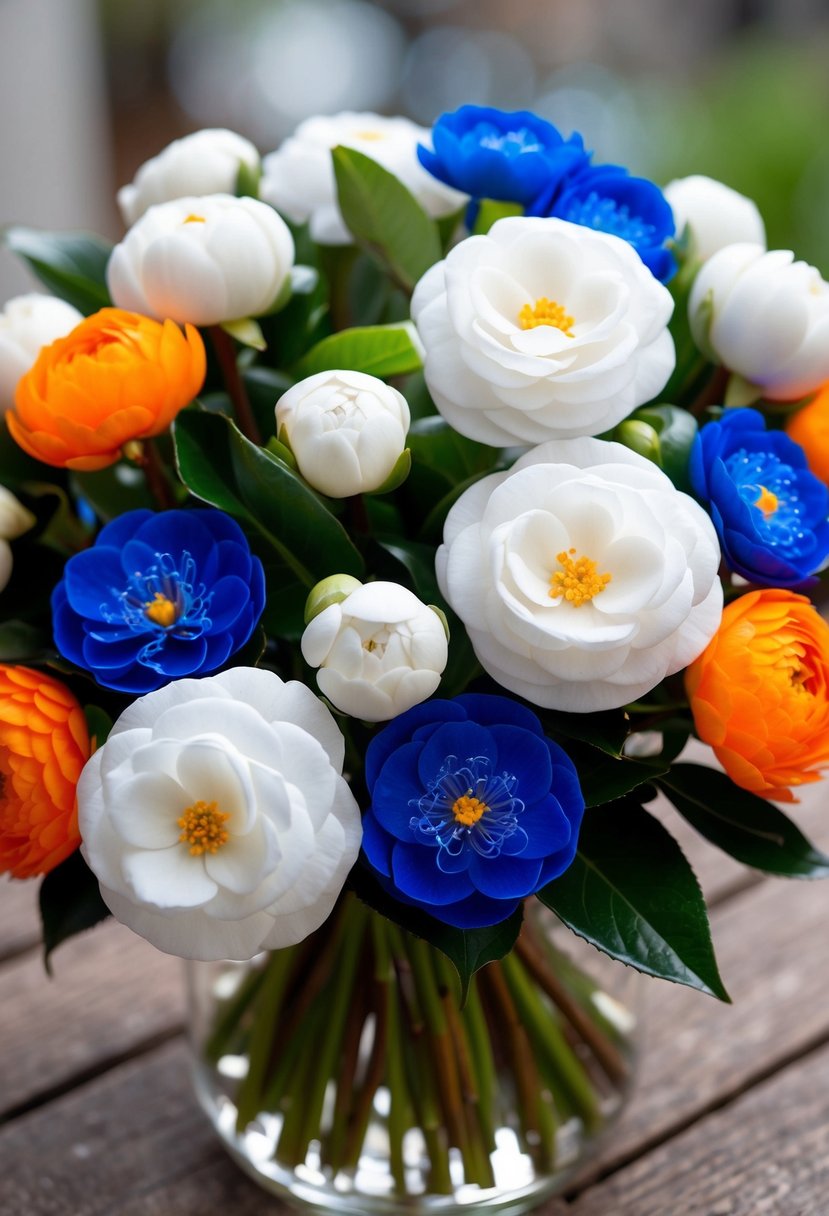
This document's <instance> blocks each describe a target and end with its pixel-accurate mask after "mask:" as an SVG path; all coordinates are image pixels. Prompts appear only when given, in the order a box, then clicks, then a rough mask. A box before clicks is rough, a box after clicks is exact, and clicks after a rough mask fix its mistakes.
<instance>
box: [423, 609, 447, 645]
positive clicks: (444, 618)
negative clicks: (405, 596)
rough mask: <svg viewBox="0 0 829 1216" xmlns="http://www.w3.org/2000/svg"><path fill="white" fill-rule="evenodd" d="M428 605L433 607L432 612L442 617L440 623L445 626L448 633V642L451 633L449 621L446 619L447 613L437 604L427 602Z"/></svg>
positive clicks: (444, 630)
mask: <svg viewBox="0 0 829 1216" xmlns="http://www.w3.org/2000/svg"><path fill="white" fill-rule="evenodd" d="M426 607H427V608H431V609H432V612H434V614H435V615H436V616H437V617H439V618H440V623H441V625H442V626H443V632H444V633H445V634H446V640H447V642H448V641H449V638H450V634H449V622H448V621H447V619H446V613H445V612H444V611H443V609H442V608H438V606H437V604H427V605H426Z"/></svg>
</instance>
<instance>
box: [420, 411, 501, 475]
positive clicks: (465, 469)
mask: <svg viewBox="0 0 829 1216" xmlns="http://www.w3.org/2000/svg"><path fill="white" fill-rule="evenodd" d="M407 442H408V444H409V447H410V448H411V450H412V459H413V460H414V462H415V464H418V465H422V466H425V467H426V468H428V469H434V470H435V471H436V472H438V473H440V474H441V475H442V476H443V477H444V479H445V480H446V482H447V484H448V485H449V486H455V485H457V483H458V482H459V481H466V480H467V479H468V478H470V477H474V476H476V475H477V474H479V473H486V472H489V471H490V470H491V469H493V468H494V467H495V465H496V464H497V462H498V460H499V457H500V452H499V450H498V449H497V448H491V447H489V446H488V445H487V444H485V443H478V442H477V441H476V440H474V439H467V438H466V436H465V435H459V434H458V432H457V431H456V430H454V428H453V427H451V426H449V424H448V423H447V422H444V420H443V418H437V417H427V418H418V419H417V420H416V421H415V422H413V423H412V428H411V430H410V431H409V438H408V440H407Z"/></svg>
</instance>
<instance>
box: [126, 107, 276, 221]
mask: <svg viewBox="0 0 829 1216" xmlns="http://www.w3.org/2000/svg"><path fill="white" fill-rule="evenodd" d="M243 165H244V166H245V168H246V169H248V170H250V172H251V174H252V175H254V174H256V172H257V171H258V169H259V153H258V152H257V151H256V148H255V147H254V146H253V144H252V143H251V142H250V140H249V139H245V138H244V137H243V136H241V135H237V134H236V132H235V131H227V130H225V129H224V128H219V127H217V128H207V129H205V130H203V131H194V132H193V134H192V135H185V136H183V138H181V139H174V140H173V142H172V143H171V144H168V145H167V147H166V148H165V149H164V150H163V151H162V152H159V153H158V155H157V156H153V157H152V158H151V159H150V160H147V161H145V162H144V164H143V165H142V166H141V168H140V169H139V170H138V172H137V173H136V175H135V177H134V178H133V180H132V181H131V182H130V183H129V185H127V186H122V187H121V189H120V190H119V191H118V206H119V207H120V209H121V215H122V216H123V217H124V223H125V224H126V225H127V227H129V225H130V224H134V223H135V221H136V220H138V219H140V218H141V216H142V215H143V214H144V212H145V211H146V210H147V208H148V207H153V206H155V204H156V203H167V202H169V201H170V199H174V198H183V197H184V196H185V195H189V196H191V197H197V198H198V197H201V196H203V195H205V194H234V193H235V191H236V179H237V178H238V176H239V170H240V168H241V167H242V166H243Z"/></svg>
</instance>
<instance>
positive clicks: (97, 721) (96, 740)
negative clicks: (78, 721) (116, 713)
mask: <svg viewBox="0 0 829 1216" xmlns="http://www.w3.org/2000/svg"><path fill="white" fill-rule="evenodd" d="M83 712H84V715H85V717H86V728H87V730H88V731H89V739H90V742H91V743H92V750H93V751H97V750H98V748H99V747H103V746H104V744H105V743H106V741H107V739H108V738H109V732H110V731H111V730H112V718H110V716H109V714H108V713H106V711H105V710H103V709H101V707H100V705H86V706H84V711H83Z"/></svg>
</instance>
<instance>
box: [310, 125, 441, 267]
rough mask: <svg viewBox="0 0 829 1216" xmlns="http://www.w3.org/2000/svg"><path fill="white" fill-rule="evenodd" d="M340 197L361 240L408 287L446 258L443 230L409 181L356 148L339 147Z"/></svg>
mask: <svg viewBox="0 0 829 1216" xmlns="http://www.w3.org/2000/svg"><path fill="white" fill-rule="evenodd" d="M332 156H333V158H334V175H335V177H336V180H337V197H338V200H339V204H340V210H341V211H342V213H343V218H344V219H345V222H346V225H347V227H348V229H349V231H350V232H351V233H352V234H353V236H354V238H355V239H356V241H357V243H358V244H359V245H361V246H362V247H363V248H364V249H365V250H366V251H367V252H368V253H371V254H373V255H374V256H377V257H379V258H380V259H382V261H384V262H385V263H386V264H387V265H388V267H389V269H390V270H391V272H392V274H393V275H394V277H395V279H396V280H397V281H398V283H399V284H400V285H401V287H404V288H405V289H407V290H411V289H412V288H413V287H414V285H415V283H416V282H417V281H418V279H419V278H421V276H422V275H424V274H425V273H426V271H427V270H428V269H429V267H430V266H433V265H434V264H435V262H439V261H440V259H441V256H442V253H443V251H442V248H441V242H440V234H439V232H438V228H437V225H436V224H435V222H434V220H431V219H430V218H429V216H428V215H427V214H426V212H425V211H424V210H423V208H422V207H421V205H420V203H418V201H417V200H416V199H415V198H414V197H413V196H412V195H411V194H410V193H409V191H408V190H407V189H406V187H405V186H404V185H403V183H402V182H401V181H400V180H399V179H398V178H396V177H395V176H394V174H393V173H389V172H388V170H387V169H384V168H383V167H382V166H381V165H378V163H377V161H375V160H372V159H371V157H369V156H364V155H363V154H362V152H356V151H355V150H354V149H353V148H342V147H340V148H334V150H333V152H332Z"/></svg>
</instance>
